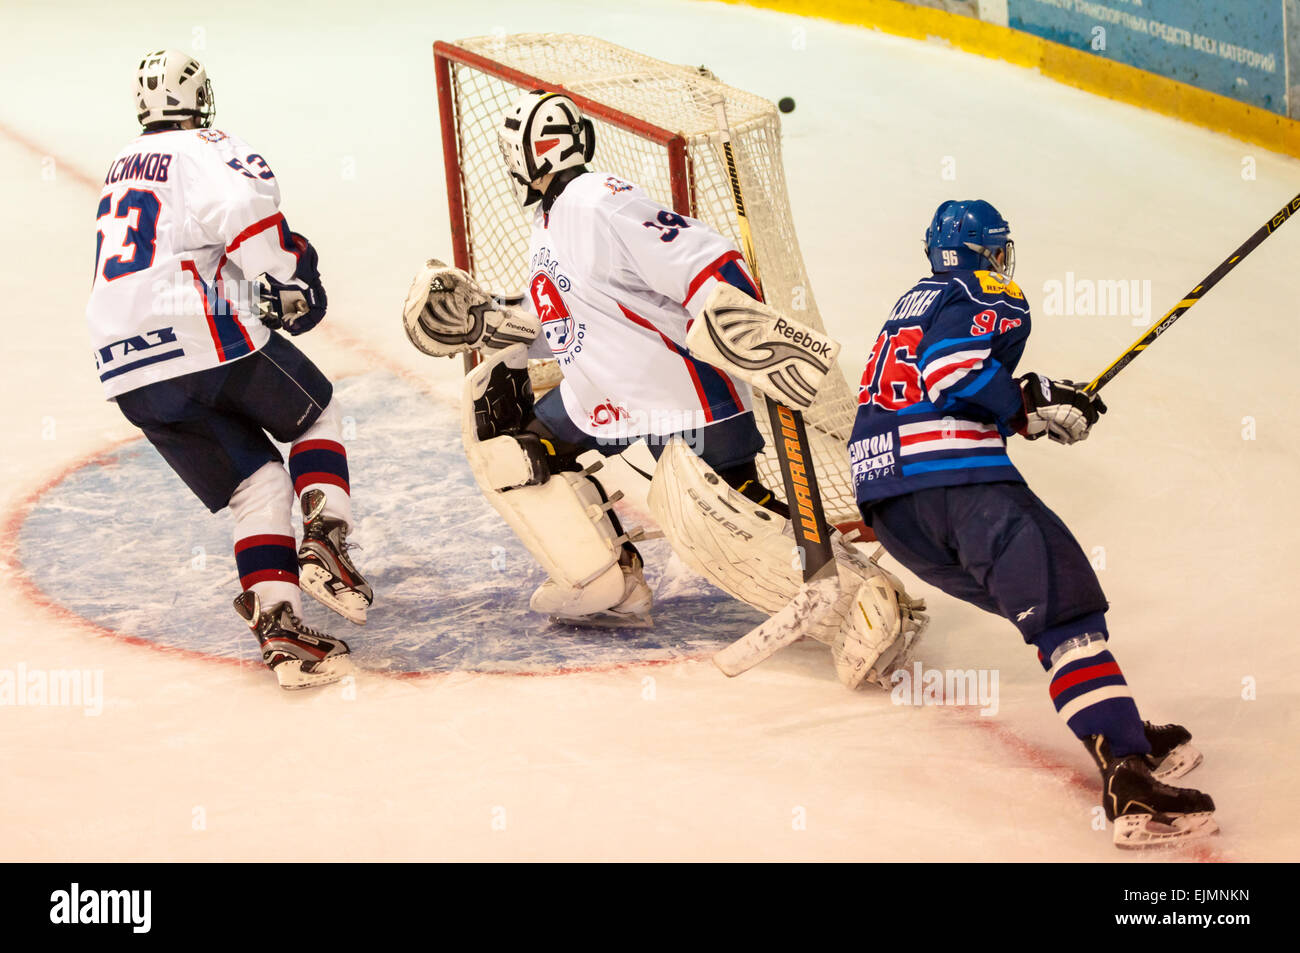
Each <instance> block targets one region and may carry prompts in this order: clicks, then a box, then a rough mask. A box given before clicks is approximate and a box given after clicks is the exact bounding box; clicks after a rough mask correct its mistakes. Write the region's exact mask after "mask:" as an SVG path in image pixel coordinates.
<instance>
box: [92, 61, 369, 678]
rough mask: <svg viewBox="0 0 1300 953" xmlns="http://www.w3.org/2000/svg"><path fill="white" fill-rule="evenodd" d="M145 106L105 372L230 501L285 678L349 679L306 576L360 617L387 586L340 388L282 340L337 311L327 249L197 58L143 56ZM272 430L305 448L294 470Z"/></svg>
mask: <svg viewBox="0 0 1300 953" xmlns="http://www.w3.org/2000/svg"><path fill="white" fill-rule="evenodd" d="M135 99H136V109H137V114H138V118H139V121H140V124H141V125H142V126H143V127H144V128H143V132H142V133H141V134H140V135H139V136H137V137H136V138H135V139H134V140H132V141H131V142H130V143H129V144H128V145H127V146H126V147H125V148H124V149H123V150H122V151H121V152H120V153H118V155H117V157H116V158H115V159H114V160H113V162H112V164H111V165H110V166H109V171H108V175H107V176H106V177H105V180H104V188H103V191H102V193H101V196H100V202H99V208H98V213H97V216H96V218H97V221H96V226H97V228H98V234H97V238H96V244H95V255H96V258H95V278H94V284H93V285H92V287H91V293H90V301H89V304H88V305H87V307H86V317H87V320H88V322H89V325H90V333H91V338H92V341H93V344H94V353H95V366H96V368H97V369H98V372H99V379H100V381H101V382H102V383H103V386H104V393H105V396H106V397H108V399H110V400H114V401H116V402H117V405H118V407H119V409H120V410H121V411H122V413H123V414H124V415H125V416H126V417H127V419H128V420H130V421H131V422H132V423H133V424H135V425H136V426H137V427H139V428H140V429H141V430H142V431H143V432H144V434H145V436H146V437H148V439H149V441H150V442H151V443H152V444H153V445H154V446H155V447H156V448H157V450H158V452H159V453H160V454H161V455H162V457H163V458H164V459H165V460H166V461H167V463H168V464H169V465H170V466H171V467H172V469H173V470H175V471H176V473H177V474H178V475H179V476H180V477H181V479H183V480H184V481H185V483H186V485H187V486H189V488H190V489H191V490H192V491H193V492H194V493H195V495H196V496H198V497H199V499H201V500H202V501H203V502H204V504H206V505H207V507H208V508H209V509H210V510H211V511H212V512H214V513H215V512H217V511H219V510H221V509H223V508H225V507H226V506H227V505H229V507H230V508H231V510H232V512H233V514H234V517H235V533H234V535H235V562H236V565H237V567H238V570H239V576H240V581H241V584H242V588H243V592H242V593H241V594H240V596H239V597H238V598H237V599H236V600H235V609H236V611H237V612H238V613H239V615H240V616H241V617H242V618H243V619H244V621H245V622H246V623H247V624H248V625H249V627H250V628H251V629H252V630H253V633H254V634H255V635H256V637H257V639H258V643H259V645H260V646H261V648H262V657H263V659H264V660H265V661H266V663H267V665H268V666H269V667H270V668H271V669H272V670H273V671H274V672H275V674H276V677H277V679H278V681H279V682H280V684H281V685H282V686H283V687H285V688H304V687H307V686H310V685H318V684H325V683H328V682H331V681H335V680H337V679H338V678H340V677H341V676H342V675H343V674H344V673H345V672H346V670H347V665H348V662H347V659H346V656H347V654H348V647H347V644H346V643H345V642H344V641H343V640H342V639H337V638H333V637H331V636H328V635H325V634H323V633H320V632H317V631H315V630H313V629H310V628H308V627H307V626H305V625H303V624H302V622H301V618H300V617H301V614H302V603H301V597H300V595H299V587H300V585H301V587H302V588H303V589H306V590H307V591H308V592H309V593H310V594H311V595H313V596H314V597H315V598H317V599H318V600H319V601H321V602H322V603H324V604H325V605H327V606H329V607H330V608H331V609H334V610H335V611H336V612H339V613H340V614H341V615H343V616H345V617H346V618H348V619H350V620H351V621H353V622H356V623H363V622H364V621H365V616H366V608H367V607H368V606H369V605H370V602H371V598H372V593H371V589H370V586H369V585H368V584H367V583H366V581H365V579H364V578H362V576H361V574H360V573H358V572H357V571H356V567H355V566H354V565H353V564H352V562H351V560H350V559H349V558H348V555H347V549H348V544H347V532H348V529H349V528H350V526H351V521H352V510H351V498H350V492H351V491H350V486H349V482H348V466H347V453H346V450H345V449H344V447H343V442H342V438H341V436H340V422H341V418H340V415H339V411H338V407H337V404H336V402H335V401H334V400H333V387H332V385H331V384H330V382H329V380H327V379H326V377H325V376H324V375H323V374H322V373H321V372H320V371H319V370H318V369H317V368H316V366H315V365H314V364H312V362H311V361H310V360H308V358H307V357H306V356H305V355H303V354H302V352H301V351H299V350H298V349H297V348H296V347H294V346H293V345H292V344H290V343H289V342H288V341H287V340H286V339H285V338H283V337H281V336H280V335H278V334H277V333H275V331H276V330H277V329H283V330H285V331H287V332H288V333H290V334H295V335H296V334H301V333H302V332H304V331H307V330H310V329H311V328H312V327H314V326H315V325H316V324H317V323H318V322H319V321H320V320H321V319H322V318H323V317H324V315H325V307H326V298H325V290H324V288H323V287H322V285H321V281H320V275H319V273H318V270H317V265H316V262H317V256H316V251H315V249H313V248H312V246H311V244H310V243H309V242H308V241H307V240H306V239H305V238H303V237H302V236H301V235H298V234H296V233H294V232H292V231H290V229H289V225H288V223H287V222H286V221H285V218H284V215H283V214H282V213H281V212H280V210H279V205H280V187H279V185H278V183H277V182H276V179H275V175H274V174H273V173H272V171H271V168H270V166H269V165H268V164H267V161H266V159H265V158H264V157H263V156H262V155H260V154H259V153H257V152H256V151H254V150H253V149H252V148H251V147H250V146H249V145H248V144H247V143H245V142H243V141H242V140H240V139H238V138H236V137H235V136H232V135H229V134H228V133H225V132H222V131H220V130H217V129H213V128H211V124H212V117H213V114H214V104H213V97H212V87H211V84H210V83H209V82H208V78H207V74H206V72H205V70H204V69H203V67H202V66H201V65H200V64H199V63H198V61H196V60H194V59H193V58H191V57H189V56H187V55H186V54H184V53H178V52H175V51H170V50H165V51H160V52H157V53H151V54H149V55H148V56H146V57H144V58H143V59H142V60H141V61H140V65H139V67H138V69H137V71H136V77H135ZM268 433H269V434H270V437H268ZM271 437H274V438H275V439H276V440H278V441H280V442H281V443H287V444H290V453H289V468H288V471H286V470H285V467H284V465H283V463H282V458H281V456H280V452H279V450H278V449H277V448H276V447H275V445H274V444H273V443H272V442H271V439H270V438H271ZM295 493H296V494H297V495H298V496H300V497H301V503H302V513H303V520H304V538H303V542H302V545H301V547H299V546H297V545H296V544H295V540H294V530H293V524H292V521H291V516H290V510H291V505H292V501H293V498H294V496H295Z"/></svg>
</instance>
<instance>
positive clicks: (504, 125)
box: [497, 89, 596, 208]
mask: <svg viewBox="0 0 1300 953" xmlns="http://www.w3.org/2000/svg"><path fill="white" fill-rule="evenodd" d="M497 140H498V142H499V143H500V145H501V155H502V156H503V157H504V158H505V161H506V168H507V169H508V170H509V172H510V180H511V183H512V184H513V185H514V188H515V195H516V197H517V198H518V199H519V204H520V205H521V206H523V207H524V208H528V207H529V206H531V205H533V204H534V203H536V202H538V201H540V200H541V198H542V193H541V191H540V189H539V183H540V181H541V180H542V179H543V178H544V177H546V176H548V175H550V174H551V173H553V172H559V171H560V170H561V169H571V168H574V167H576V166H580V165H586V164H587V163H588V162H590V161H591V157H592V155H593V154H594V153H595V151H596V130H595V128H594V127H593V126H592V123H591V120H590V119H585V118H583V115H582V111H581V110H579V109H578V106H577V104H576V103H574V101H573V100H572V99H570V98H569V97H568V96H565V95H563V94H561V93H548V92H546V91H545V90H541V89H535V90H533V91H532V92H530V93H525V94H524V95H523V96H521V97H520V98H519V100H518V101H517V102H516V103H515V104H514V105H513V106H512V107H510V109H508V110H506V114H505V115H504V116H502V117H501V125H500V126H499V127H498V129H497Z"/></svg>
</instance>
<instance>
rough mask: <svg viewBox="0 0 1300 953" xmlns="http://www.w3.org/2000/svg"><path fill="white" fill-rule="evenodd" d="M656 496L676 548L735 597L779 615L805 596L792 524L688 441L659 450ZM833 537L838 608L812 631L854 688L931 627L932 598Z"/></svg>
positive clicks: (653, 503)
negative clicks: (732, 482) (911, 591)
mask: <svg viewBox="0 0 1300 953" xmlns="http://www.w3.org/2000/svg"><path fill="white" fill-rule="evenodd" d="M648 499H649V504H650V510H651V513H652V514H653V515H654V517H655V519H656V520H657V521H658V523H659V525H660V527H661V528H662V529H663V531H664V535H665V536H666V537H667V539H668V541H669V542H670V543H671V544H672V547H673V551H674V552H676V553H677V555H678V556H679V557H680V558H681V559H682V561H683V562H685V563H686V564H687V565H689V566H690V567H691V568H692V569H694V570H695V571H696V572H698V573H699V574H700V575H702V576H704V578H706V579H708V580H709V581H710V582H711V583H713V584H714V585H715V586H717V587H718V588H719V589H721V590H722V591H723V592H725V593H727V594H728V595H729V596H732V597H733V598H736V599H739V600H740V601H741V602H744V603H746V604H747V605H750V606H752V607H753V608H755V609H758V610H760V611H762V612H766V613H768V614H769V615H774V614H776V613H777V612H780V611H781V610H782V609H784V608H785V607H786V606H787V605H788V604H789V603H790V602H791V600H793V599H794V598H795V596H796V595H797V594H798V593H799V591H800V589H801V587H802V586H803V582H804V579H803V567H802V565H801V562H800V560H799V558H798V554H797V551H796V549H795V541H794V536H793V534H792V531H791V529H790V524H789V521H788V520H783V519H781V518H780V517H779V516H777V515H776V514H775V513H772V512H771V511H770V510H767V509H764V508H763V507H762V506H760V505H758V504H757V503H754V502H753V501H752V500H749V499H747V498H746V497H744V496H742V495H741V494H739V493H737V492H736V491H735V490H733V489H732V488H731V487H730V486H728V485H727V484H726V482H725V481H724V480H723V479H722V478H721V477H719V476H718V475H717V474H716V473H714V472H713V470H712V469H711V468H710V467H709V465H708V464H706V463H705V462H704V461H703V460H701V459H700V458H699V456H697V455H696V454H695V453H694V452H693V451H692V450H691V449H690V448H689V447H688V446H687V445H686V443H685V442H683V441H682V440H680V439H674V440H672V441H670V442H669V444H668V446H667V448H666V449H665V450H664V453H663V455H662V456H660V458H659V464H658V466H657V467H656V468H655V474H654V478H653V479H652V480H651V482H650V491H649V497H648ZM831 542H832V548H833V551H834V554H835V562H836V568H837V569H838V570H839V580H838V593H837V595H836V599H835V607H834V611H832V612H830V613H827V614H825V615H824V616H822V617H821V618H820V619H819V620H817V621H815V622H814V623H813V624H812V625H810V627H809V629H808V631H807V633H806V634H807V635H810V636H812V637H813V638H815V639H817V640H818V641H819V642H824V643H826V644H827V645H830V646H831V647H832V654H833V656H834V658H835V667H836V672H837V673H838V674H839V676H840V680H841V681H842V682H844V684H846V685H848V686H849V687H851V688H852V687H856V686H857V685H858V684H860V683H861V682H862V681H863V680H864V679H866V678H867V677H868V676H869V675H872V674H873V673H874V672H877V669H878V668H879V670H881V671H883V670H884V668H885V666H886V664H887V663H890V662H897V660H898V659H899V658H900V657H901V653H902V652H903V651H904V650H906V649H910V646H911V645H912V643H913V642H914V641H915V637H916V636H917V635H919V634H920V631H921V630H922V629H923V628H924V626H925V617H924V616H923V615H921V614H920V610H921V609H923V608H924V604H923V603H920V602H918V601H916V600H913V599H912V598H911V597H909V596H908V595H907V593H906V591H905V590H904V589H903V584H902V583H901V582H900V581H899V580H898V579H897V578H896V577H894V576H893V575H891V574H890V573H887V572H885V571H884V570H883V569H881V568H880V567H879V566H877V565H876V564H875V563H874V562H872V561H871V560H870V559H868V558H867V557H866V556H865V555H863V554H862V553H861V552H860V551H858V550H857V549H856V548H855V547H852V546H850V545H849V544H847V543H846V542H845V541H844V537H843V535H842V534H840V533H838V532H834V533H832V537H831ZM877 663H879V666H877Z"/></svg>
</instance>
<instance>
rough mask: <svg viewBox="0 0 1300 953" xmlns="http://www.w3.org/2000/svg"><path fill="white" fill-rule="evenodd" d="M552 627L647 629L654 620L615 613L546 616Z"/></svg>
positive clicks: (643, 616) (646, 616)
mask: <svg viewBox="0 0 1300 953" xmlns="http://www.w3.org/2000/svg"><path fill="white" fill-rule="evenodd" d="M547 620H548V621H549V622H550V623H551V624H552V625H568V626H573V627H574V628H578V629H649V628H653V627H654V624H655V622H654V619H652V618H651V617H650V616H649V615H648V614H647V615H619V614H618V613H615V612H593V613H591V614H590V615H578V616H563V615H551V616H547Z"/></svg>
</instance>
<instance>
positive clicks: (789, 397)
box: [686, 284, 840, 411]
mask: <svg viewBox="0 0 1300 953" xmlns="http://www.w3.org/2000/svg"><path fill="white" fill-rule="evenodd" d="M686 347H687V349H688V350H689V351H690V352H691V356H692V357H695V358H698V359H699V360H701V361H704V362H706V363H708V364H712V365H714V366H715V367H719V368H721V369H722V370H724V371H727V372H728V373H730V374H733V375H735V376H736V377H739V378H740V379H741V380H743V381H745V382H746V383H747V384H749V385H750V386H751V387H753V388H755V389H756V390H759V391H761V392H762V393H764V394H767V395H768V396H769V397H771V398H772V399H774V400H776V401H778V402H779V403H782V404H785V406H787V407H790V408H793V409H795V410H801V411H802V410H807V409H808V408H809V407H811V406H812V403H813V400H814V399H815V398H816V397H817V392H818V391H819V390H820V389H821V386H822V383H823V381H825V379H826V375H827V374H828V373H829V372H830V369H831V368H832V367H834V366H835V359H836V357H838V356H839V353H840V345H839V343H838V342H836V341H834V340H832V339H831V338H829V337H827V336H826V335H825V334H823V333H822V332H820V331H816V330H814V329H813V328H810V327H808V326H807V325H806V324H800V323H799V322H798V321H792V320H791V319H790V318H787V317H786V316H785V315H783V314H781V313H780V312H779V311H776V310H774V309H773V308H770V307H768V306H767V305H766V304H764V303H763V302H761V301H755V300H754V299H753V298H751V297H750V296H749V295H747V294H745V292H743V291H741V290H740V289H739V288H736V287H734V286H732V285H728V284H718V285H716V286H715V287H714V288H713V290H712V291H711V292H710V293H709V297H708V299H707V300H706V301H705V302H704V308H703V310H702V311H701V312H700V316H699V317H698V318H697V319H696V320H695V321H694V322H693V323H692V324H691V327H690V329H689V330H688V331H687V333H686Z"/></svg>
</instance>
